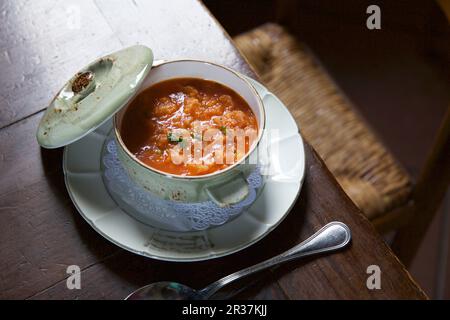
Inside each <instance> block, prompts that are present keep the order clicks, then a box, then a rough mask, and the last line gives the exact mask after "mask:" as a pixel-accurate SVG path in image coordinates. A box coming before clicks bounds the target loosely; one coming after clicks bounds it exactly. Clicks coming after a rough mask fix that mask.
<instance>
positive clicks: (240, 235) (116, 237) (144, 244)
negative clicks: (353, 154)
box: [63, 79, 305, 262]
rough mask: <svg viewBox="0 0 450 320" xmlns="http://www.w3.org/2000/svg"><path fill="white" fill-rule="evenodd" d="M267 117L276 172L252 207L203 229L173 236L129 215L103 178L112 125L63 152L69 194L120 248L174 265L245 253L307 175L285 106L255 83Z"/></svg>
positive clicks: (284, 211) (283, 212) (279, 216)
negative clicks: (170, 262)
mask: <svg viewBox="0 0 450 320" xmlns="http://www.w3.org/2000/svg"><path fill="white" fill-rule="evenodd" d="M249 81H251V83H252V84H253V85H254V87H255V88H256V89H257V91H258V93H259V94H260V96H261V98H262V100H263V102H264V106H265V109H266V115H267V124H266V129H267V130H268V131H269V132H275V133H276V134H271V135H270V138H269V139H271V140H269V141H270V142H269V145H270V146H271V148H270V150H271V152H270V158H271V159H270V161H271V165H272V167H273V168H272V174H271V175H270V176H269V177H268V179H267V182H266V185H265V187H264V189H263V191H262V193H261V195H260V196H259V198H258V199H257V201H256V202H255V203H254V204H253V205H252V207H251V208H250V209H248V210H247V211H246V212H243V213H242V214H241V215H239V216H238V217H237V218H235V219H234V220H232V221H230V222H228V223H226V224H224V225H221V226H217V227H214V228H212V229H208V230H205V231H192V232H173V231H167V230H162V229H159V228H156V227H152V226H149V225H145V224H143V223H141V222H139V221H137V220H135V219H134V218H132V217H131V216H130V215H128V214H127V213H126V212H125V211H124V210H123V209H122V208H121V207H119V206H118V204H117V203H116V202H115V201H114V200H113V199H112V197H111V196H110V194H109V193H108V191H107V189H106V187H105V184H104V181H103V175H102V166H101V159H102V150H103V146H104V143H105V141H106V139H107V137H108V135H109V133H110V131H111V128H112V124H111V122H108V123H107V124H105V125H103V126H102V127H101V128H99V129H98V130H97V131H95V132H93V133H91V134H89V135H88V136H86V137H85V138H83V139H82V140H80V141H78V142H76V143H73V144H71V145H69V146H67V147H66V148H65V150H64V159H63V168H64V175H65V182H66V187H67V190H68V193H69V195H70V197H71V199H72V202H73V203H74V205H75V207H76V208H77V210H78V211H79V213H80V214H81V215H82V216H83V218H84V219H85V220H86V221H87V222H88V223H89V224H90V225H91V226H92V228H94V229H95V230H96V231H97V232H98V233H100V234H101V235H102V236H103V237H105V238H106V239H108V240H109V241H111V242H112V243H114V244H116V245H117V246H119V247H121V248H123V249H125V250H128V251H130V252H133V253H135V254H139V255H142V256H145V257H149V258H153V259H157V260H164V261H175V262H193V261H203V260H209V259H215V258H220V257H224V256H227V255H230V254H233V253H235V252H238V251H240V250H243V249H245V248H247V247H249V246H251V245H253V244H255V243H256V242H258V241H259V240H261V239H262V238H264V237H265V236H266V235H268V234H269V233H270V232H271V231H272V230H274V229H275V228H276V227H277V226H278V225H279V224H280V223H281V222H282V221H283V220H284V218H285V217H286V216H287V215H288V213H289V211H290V210H291V208H292V206H293V205H294V203H295V202H296V200H297V197H298V195H299V193H300V189H301V186H302V183H303V179H304V175H305V153H304V146H303V140H302V138H301V136H300V134H299V130H298V127H297V124H296V122H295V120H294V119H293V117H292V115H291V114H290V113H289V111H288V110H287V108H286V107H285V106H284V105H283V103H282V102H281V101H280V100H279V99H278V98H277V97H275V96H274V95H273V94H272V93H270V92H269V91H268V90H267V89H266V88H265V87H264V86H262V85H261V84H260V83H258V82H256V81H255V80H252V79H249Z"/></svg>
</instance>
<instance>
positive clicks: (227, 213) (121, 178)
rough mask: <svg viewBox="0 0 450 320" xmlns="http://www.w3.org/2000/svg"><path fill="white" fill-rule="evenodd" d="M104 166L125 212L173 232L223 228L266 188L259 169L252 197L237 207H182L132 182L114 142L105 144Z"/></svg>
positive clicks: (252, 178)
mask: <svg viewBox="0 0 450 320" xmlns="http://www.w3.org/2000/svg"><path fill="white" fill-rule="evenodd" d="M102 164H103V170H102V171H103V178H104V181H105V185H106V187H107V189H108V191H109V192H110V194H111V196H112V197H113V198H114V200H116V202H117V203H118V204H119V205H120V206H121V207H122V209H124V211H126V212H127V213H128V214H129V215H131V216H133V217H134V218H136V219H138V220H139V221H141V222H143V223H145V224H150V225H152V226H157V227H161V228H165V229H168V230H171V231H193V230H197V231H200V230H206V229H209V228H211V227H214V226H219V225H222V224H224V223H226V222H227V221H229V220H230V219H232V218H234V217H236V216H238V215H240V214H241V213H243V212H244V211H245V210H246V209H248V208H249V207H250V206H251V205H252V204H253V203H254V202H255V201H256V198H257V195H258V194H259V191H260V189H261V188H262V187H263V185H264V178H263V176H262V175H261V173H260V172H261V169H260V168H257V169H256V170H255V171H253V173H251V174H250V176H249V177H248V179H247V180H248V183H249V189H250V193H249V195H248V196H247V198H246V199H245V200H243V201H242V202H240V203H238V204H236V205H233V206H230V207H227V208H222V207H219V206H218V205H216V204H215V203H214V202H212V201H206V202H200V203H182V202H176V201H172V200H164V199H161V198H159V197H158V196H156V195H153V194H151V193H149V192H147V191H145V190H144V189H142V188H140V187H139V186H138V185H137V184H136V183H135V182H134V181H132V180H131V179H130V177H129V176H128V174H127V172H126V171H125V169H124V168H123V166H122V164H121V163H120V161H119V159H118V156H117V146H116V143H115V141H114V139H112V138H108V139H107V141H106V144H105V148H104V150H103V155H102Z"/></svg>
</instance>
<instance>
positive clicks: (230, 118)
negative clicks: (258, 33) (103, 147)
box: [120, 78, 258, 176]
mask: <svg viewBox="0 0 450 320" xmlns="http://www.w3.org/2000/svg"><path fill="white" fill-rule="evenodd" d="M120 130H121V136H122V139H123V142H124V143H125V145H126V146H127V148H128V149H129V150H130V151H131V152H132V153H133V154H134V155H135V156H136V157H137V158H138V159H139V160H140V161H142V162H144V163H145V164H147V165H149V166H150V167H152V168H155V169H157V170H160V171H164V172H167V173H170V174H174V175H181V176H201V175H206V174H210V173H214V172H216V171H219V170H222V169H225V168H226V167H228V166H230V165H232V164H234V163H236V161H239V160H241V159H242V158H243V157H244V156H245V155H246V154H247V153H248V152H249V151H250V148H251V147H252V145H253V144H254V143H255V141H256V139H257V136H258V124H257V120H256V117H255V115H254V114H253V111H252V110H251V109H250V107H249V105H248V104H247V102H246V101H245V100H244V99H243V98H242V97H241V96H240V95H239V94H237V93H236V92H234V91H233V90H232V89H230V88H228V87H226V86H224V85H222V84H219V83H217V82H212V81H207V80H202V79H197V78H179V79H171V80H167V81H164V82H160V83H157V84H155V85H154V86H152V87H150V88H148V89H146V90H145V91H143V92H142V93H140V94H139V95H138V96H137V97H136V99H135V100H133V102H132V103H131V104H130V106H129V107H128V109H127V111H126V112H125V114H124V117H123V120H122V125H121V128H120Z"/></svg>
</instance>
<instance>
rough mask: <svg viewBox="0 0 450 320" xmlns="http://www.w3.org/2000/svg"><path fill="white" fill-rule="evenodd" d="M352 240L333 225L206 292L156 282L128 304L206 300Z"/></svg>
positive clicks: (342, 227) (347, 231)
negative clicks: (253, 277) (262, 273)
mask: <svg viewBox="0 0 450 320" xmlns="http://www.w3.org/2000/svg"><path fill="white" fill-rule="evenodd" d="M350 240H351V233H350V229H349V228H348V227H347V226H346V225H345V224H343V223H341V222H331V223H329V224H327V225H326V226H325V227H323V228H322V229H320V230H319V231H318V232H316V233H315V234H314V235H312V236H311V237H310V238H308V239H307V240H305V241H303V242H302V243H300V244H299V245H297V246H295V247H294V248H292V249H290V250H288V251H286V252H284V253H282V254H280V255H278V256H276V257H273V258H271V259H269V260H266V261H263V262H261V263H258V264H257V265H254V266H251V267H248V268H246V269H243V270H241V271H238V272H235V273H233V274H230V275H229V276H226V277H225V278H222V279H220V280H218V281H216V282H214V283H212V284H210V285H209V286H207V287H206V288H204V289H201V290H194V289H192V288H190V287H188V286H185V285H183V284H180V283H176V282H157V283H153V284H150V285H148V286H145V287H143V288H140V289H138V290H136V291H135V292H133V293H132V294H130V295H129V296H128V297H127V298H126V299H125V300H206V299H209V298H211V297H212V296H213V295H214V294H215V293H216V292H217V291H219V290H220V289H221V288H223V287H224V286H226V285H228V284H230V283H232V282H234V281H237V280H238V279H241V278H243V277H246V276H249V275H251V274H254V273H255V272H259V271H262V270H264V269H267V268H271V267H274V266H277V265H279V264H282V263H284V262H287V261H291V260H294V259H298V258H301V257H306V256H312V255H316V254H321V253H325V252H331V251H336V250H339V249H341V248H344V247H345V246H346V245H347V244H348V243H349V242H350Z"/></svg>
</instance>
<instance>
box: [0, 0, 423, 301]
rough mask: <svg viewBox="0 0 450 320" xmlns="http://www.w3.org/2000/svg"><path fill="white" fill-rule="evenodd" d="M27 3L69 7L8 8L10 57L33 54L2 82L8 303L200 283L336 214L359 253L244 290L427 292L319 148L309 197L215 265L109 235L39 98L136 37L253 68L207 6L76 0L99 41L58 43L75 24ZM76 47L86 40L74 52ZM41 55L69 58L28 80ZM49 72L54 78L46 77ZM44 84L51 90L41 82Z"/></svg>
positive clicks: (9, 4) (316, 294)
mask: <svg viewBox="0 0 450 320" xmlns="http://www.w3.org/2000/svg"><path fill="white" fill-rule="evenodd" d="M25 3H27V4H30V3H33V4H32V5H31V6H32V8H34V10H36V11H37V12H41V13H45V10H64V9H65V8H66V7H65V6H66V2H64V4H62V2H53V1H39V2H37V1H36V3H35V4H34V2H28V1H24V0H21V1H5V2H2V4H1V6H2V10H3V9H7V11H8V13H7V15H10V16H9V17H8V18H7V20H6V21H7V28H2V29H0V43H2V48H5V49H2V50H4V52H8V56H9V57H11V56H10V55H9V53H10V52H13V50H15V52H16V54H15V56H17V57H22V58H21V59H18V60H10V58H8V59H6V60H0V64H1V67H2V70H9V71H7V72H2V73H1V74H0V83H1V84H5V83H7V84H9V83H12V88H14V86H15V85H16V84H17V85H23V87H21V88H19V87H18V88H16V89H12V90H4V88H1V89H0V90H2V91H0V93H1V95H0V97H2V100H1V101H0V107H1V110H5V112H4V113H2V116H1V118H0V121H1V123H2V124H3V126H4V128H3V129H1V130H0V172H1V175H0V253H1V256H2V259H1V260H0V270H1V273H0V298H3V299H5V298H8V299H11V298H17V299H27V298H29V299H121V298H123V297H125V296H126V295H127V294H128V293H130V292H131V291H133V290H134V289H136V288H138V287H139V286H142V285H145V284H147V283H149V282H152V281H161V280H175V281H180V282H183V283H186V284H188V285H192V286H193V287H198V288H199V287H202V286H204V285H206V284H208V283H209V282H211V281H213V280H216V279H218V278H219V277H221V276H224V275H226V274H227V273H229V272H233V271H236V270H238V269H240V268H243V267H246V266H249V265H251V264H254V263H256V262H258V261H261V260H263V259H266V258H269V257H271V256H273V255H275V254H277V253H280V252H282V251H283V250H285V249H287V248H289V247H291V246H293V245H294V244H296V243H298V242H299V241H301V240H302V239H304V238H305V237H307V236H308V235H309V234H311V233H312V232H313V231H315V230H317V229H319V228H320V227H321V226H322V225H323V224H325V223H327V222H330V221H333V220H341V221H343V222H345V223H347V224H348V225H349V226H350V228H351V229H352V231H353V239H354V240H353V245H352V246H351V247H350V248H349V249H348V250H346V251H344V252H342V253H339V254H334V255H332V256H327V257H321V258H320V259H317V260H305V261H302V262H295V263H291V264H289V265H286V266H284V267H282V268H280V269H278V270H277V271H275V272H273V273H265V274H262V275H261V276H262V280H261V282H259V283H257V284H256V285H254V286H253V287H251V288H249V290H247V291H245V292H242V293H241V294H240V295H239V297H242V298H260V299H267V298H278V299H285V298H290V299H320V298H327V299H337V298H344V299H352V298H353V299H354V298H380V299H389V298H405V299H406V298H414V299H423V298H426V296H425V295H424V294H423V292H422V291H421V289H420V288H419V287H418V286H417V285H416V284H415V282H414V281H413V280H411V279H410V277H409V274H408V273H407V271H406V270H405V269H404V267H403V266H402V265H401V263H400V262H399V261H398V260H397V259H396V257H395V256H394V255H393V254H392V252H391V251H390V249H389V248H388V247H387V246H386V245H385V244H384V242H383V241H382V240H381V238H380V237H379V236H378V235H377V234H376V232H375V231H374V229H373V228H372V226H371V225H370V223H369V222H367V220H366V219H365V218H364V217H363V216H362V215H361V214H360V212H359V211H358V210H357V209H356V207H355V206H354V205H353V204H352V203H351V201H350V200H349V199H348V198H347V197H346V196H345V194H344V193H343V191H342V190H341V189H340V188H339V187H338V185H337V183H336V182H335V180H334V178H333V177H332V176H331V174H330V173H329V172H328V170H327V169H326V167H325V166H324V165H323V163H322V162H321V160H320V159H319V158H318V157H317V156H316V154H315V152H314V151H313V150H312V149H311V148H310V147H309V146H307V148H306V155H307V177H306V181H305V185H304V187H303V190H302V193H301V196H300V200H299V202H298V203H297V204H296V205H295V207H294V209H293V211H292V213H291V214H290V215H289V217H288V218H287V219H286V220H285V221H284V222H283V224H282V225H281V226H280V227H279V228H277V229H276V230H275V231H274V232H273V233H271V234H270V235H269V236H268V237H267V238H266V239H264V240H262V241H261V242H260V243H258V244H257V245H255V246H252V247H251V248H248V249H246V250H244V251H242V252H240V253H237V254H235V255H232V256H230V257H227V258H223V259H218V260H214V261H208V262H202V263H190V264H177V263H167V262H159V261H155V260H151V259H147V258H143V257H140V256H136V255H133V254H131V253H128V252H126V251H123V250H121V249H119V248H117V247H115V246H113V245H112V244H110V243H109V242H107V241H106V240H104V239H103V238H102V237H101V236H100V235H98V234H96V233H95V232H94V231H93V230H92V229H91V228H90V227H89V226H88V224H87V223H85V222H84V221H83V220H82V218H81V217H80V216H79V215H78V214H77V212H76V210H75V209H74V207H73V205H72V204H71V202H70V199H69V197H68V195H67V193H66V191H65V187H64V183H63V173H62V168H61V162H62V151H61V150H56V151H44V150H41V149H40V148H39V147H38V145H37V143H36V141H35V136H34V134H35V130H36V127H37V125H38V122H39V119H40V117H41V116H42V113H37V114H35V115H33V114H34V113H36V112H39V110H41V108H40V107H36V106H37V105H39V103H38V104H36V103H35V102H39V101H41V102H42V104H44V105H45V103H46V102H47V99H48V98H50V97H51V95H52V94H53V93H54V92H55V90H56V88H58V87H59V86H60V85H61V84H62V82H63V81H64V79H66V78H68V77H69V76H70V75H71V73H73V72H75V71H76V70H77V69H78V68H79V67H81V65H82V64H84V63H85V62H87V61H89V60H91V59H93V58H95V57H97V56H99V55H101V54H102V53H104V52H105V51H111V50H110V49H114V48H116V47H117V48H118V47H121V46H126V45H129V44H132V43H136V42H140V43H144V44H148V45H151V46H152V47H153V48H155V52H156V55H157V57H158V58H174V57H194V58H202V59H207V60H212V61H215V62H219V63H222V64H225V65H228V66H230V67H233V68H235V69H237V70H239V71H241V72H244V73H247V74H249V75H252V73H251V70H250V68H249V67H248V65H247V64H246V63H245V61H244V60H243V59H242V58H241V57H240V56H239V54H238V53H237V51H236V49H235V48H234V47H233V44H232V43H231V41H230V39H229V37H228V36H227V35H226V33H224V31H223V30H222V29H221V27H220V26H219V25H218V24H217V23H216V22H215V20H214V18H213V17H211V16H210V15H209V14H208V12H207V11H206V10H205V9H204V7H203V6H202V5H201V4H200V3H198V2H197V1H193V0H192V1H185V0H183V1H181V0H176V1H152V4H151V6H149V5H148V4H147V2H145V1H125V0H123V1H118V0H117V1H103V0H99V1H95V2H94V1H81V2H77V3H80V4H79V5H80V6H81V7H82V8H85V10H82V17H83V21H85V22H86V24H83V28H92V27H93V28H94V29H95V31H93V33H95V37H97V38H95V39H97V40H95V39H91V38H89V37H90V35H91V33H89V32H88V31H87V30H84V29H83V30H81V31H79V32H78V33H73V34H70V35H71V37H72V38H71V43H70V44H69V43H67V42H58V48H54V47H53V46H54V45H55V42H49V41H48V40H49V39H51V37H53V36H54V37H59V38H64V37H65V36H66V35H67V32H68V31H67V30H66V31H64V30H63V27H62V26H60V27H58V26H59V25H56V26H55V25H52V24H51V22H50V20H46V19H41V18H39V19H34V18H33V16H32V15H31V12H28V11H27V10H31V9H27V8H25V9H24V4H25ZM2 10H0V13H1V12H2ZM149 11H151V12H149ZM49 14H50V13H49ZM55 16H57V17H58V18H57V19H56V21H59V22H58V23H60V24H61V23H63V22H62V21H63V20H58V19H59V15H55ZM96 26H97V27H96ZM33 30H44V31H45V32H44V31H42V33H41V31H39V32H38V31H35V32H36V36H34V37H32V38H30V39H27V38H26V37H28V36H29V35H28V32H31V31H33ZM91 31H92V30H91ZM45 34H47V36H46V35H45ZM16 38H17V39H26V40H23V41H22V40H14V39H16ZM101 39H103V40H101ZM107 39H109V40H107ZM89 41H91V42H89ZM73 43H77V44H78V46H76V47H72V45H73ZM89 43H90V44H91V45H88V44H89ZM30 48H32V49H30ZM31 50H37V51H38V52H40V53H41V54H42V55H43V56H48V55H51V54H53V52H55V51H56V52H58V55H59V54H64V57H61V59H62V60H52V59H49V60H45V59H42V60H41V61H40V67H39V70H40V71H39V72H38V71H36V72H34V73H31V74H30V75H29V78H30V79H29V82H24V83H22V82H20V81H18V82H17V78H14V77H15V74H16V73H17V74H24V73H26V72H28V67H29V65H28V64H27V63H28V62H26V63H25V60H26V61H28V59H27V58H26V57H28V56H29V53H30V52H32V51H31ZM4 56H5V57H6V55H4ZM76 57H78V58H76ZM77 59H78V60H77ZM3 67H5V68H9V69H3ZM50 78H51V79H52V82H46V80H47V79H50ZM19 80H20V79H19ZM33 83H34V85H33ZM37 83H39V86H41V87H40V90H38V89H36V88H35V86H36V84H37ZM10 86H11V85H10ZM16 100H20V102H17V101H16ZM42 104H41V106H42ZM30 115H31V116H30ZM22 118H24V119H23V120H21V119H22ZM71 264H77V265H79V266H80V267H81V268H82V290H80V291H70V290H68V289H67V287H66V283H65V281H66V280H65V279H66V277H67V274H66V267H67V266H68V265H71ZM371 264H377V265H379V266H380V267H381V269H382V271H383V275H382V286H383V287H382V290H379V291H369V290H368V289H367V288H366V286H365V283H366V277H367V275H366V273H365V271H366V268H367V266H369V265H371Z"/></svg>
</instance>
